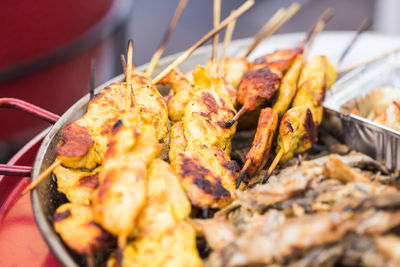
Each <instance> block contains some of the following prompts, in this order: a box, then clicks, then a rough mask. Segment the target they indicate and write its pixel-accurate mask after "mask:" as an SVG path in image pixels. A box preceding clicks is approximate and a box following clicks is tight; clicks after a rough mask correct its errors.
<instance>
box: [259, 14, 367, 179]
mask: <svg viewBox="0 0 400 267" xmlns="http://www.w3.org/2000/svg"><path fill="white" fill-rule="evenodd" d="M365 25H366V23H365V21H363V22H362V24H361V26H360V27H359V30H358V31H357V32H356V34H355V38H353V40H352V41H351V42H350V43H349V45H348V47H346V49H345V50H344V52H343V54H344V56H345V55H346V54H347V53H348V51H349V50H350V48H351V47H352V46H353V44H354V43H355V40H356V38H357V37H358V36H359V35H360V34H359V32H360V29H362V28H364V27H365ZM344 56H343V55H342V56H341V57H340V60H342V59H343V58H344ZM335 81H336V71H335V69H334V67H333V66H332V65H331V64H330V63H329V61H328V59H327V58H326V57H323V56H318V57H314V58H313V59H311V60H310V61H308V62H307V63H306V64H305V65H304V67H303V69H302V71H301V74H300V77H299V81H298V90H297V92H296V95H295V97H294V99H293V103H292V109H291V110H293V109H296V108H301V107H303V108H307V113H311V114H312V115H311V117H312V118H313V125H314V126H311V123H310V122H309V120H310V116H308V115H307V116H305V115H304V114H303V120H302V121H303V123H302V124H301V125H303V128H299V129H297V130H296V129H293V127H289V128H288V129H289V131H288V130H287V129H285V128H287V126H288V125H293V123H291V122H290V119H291V117H292V116H286V114H287V113H288V112H289V111H288V112H287V113H285V115H284V117H283V118H282V122H281V126H280V130H279V134H280V135H279V137H278V147H277V150H276V151H277V154H276V156H275V159H274V161H273V162H272V164H271V166H270V167H269V169H268V171H267V174H266V176H265V178H264V180H263V183H265V182H266V181H267V180H268V178H269V177H270V175H271V173H272V171H273V170H274V169H275V167H276V166H277V165H278V163H279V162H283V163H284V162H286V161H287V160H289V159H291V158H293V155H294V154H298V153H302V152H304V151H306V150H308V149H309V148H310V147H311V146H312V143H313V142H315V140H316V133H317V129H318V125H319V124H320V123H321V121H322V116H323V106H322V101H323V99H324V97H325V92H326V90H328V89H329V88H330V87H331V86H332V85H333V83H334V82H335ZM303 112H305V111H303ZM289 114H290V113H289ZM285 116H286V117H285ZM284 119H285V120H284ZM287 121H289V123H288V122H287ZM285 124H286V125H285ZM297 124H298V123H297ZM307 124H308V126H307ZM306 126H307V127H306ZM313 127H314V128H315V130H314V134H312V133H313V131H312V130H311V129H312V128H313ZM307 128H308V129H307ZM290 130H293V131H292V132H295V134H293V135H294V136H295V138H296V139H298V140H300V141H299V144H298V145H297V146H296V145H294V143H293V142H292V143H291V142H289V141H288V140H287V141H285V139H288V138H287V137H285V135H286V134H287V133H288V132H290ZM287 136H290V135H287ZM313 136H314V137H313ZM290 138H292V137H290ZM290 138H289V139H290ZM285 143H286V145H285Z"/></svg>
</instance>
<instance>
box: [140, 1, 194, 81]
mask: <svg viewBox="0 0 400 267" xmlns="http://www.w3.org/2000/svg"><path fill="white" fill-rule="evenodd" d="M187 3H188V0H180V2H179V4H178V6H177V7H176V9H175V13H174V15H173V17H172V20H171V22H170V23H169V26H168V30H167V32H166V33H165V35H164V37H163V39H162V41H161V45H160V47H159V48H158V49H157V51H156V52H155V53H154V55H153V56H152V58H151V60H150V63H149V67H148V68H147V70H146V72H145V75H147V77H150V76H151V74H152V73H153V71H154V69H155V68H156V66H157V63H158V61H159V60H160V58H161V56H162V54H163V53H164V50H165V47H166V46H167V43H168V41H169V39H170V38H171V35H172V33H173V31H174V29H175V27H176V25H177V24H178V21H179V18H180V17H181V15H182V12H183V10H184V9H185V7H186V5H187Z"/></svg>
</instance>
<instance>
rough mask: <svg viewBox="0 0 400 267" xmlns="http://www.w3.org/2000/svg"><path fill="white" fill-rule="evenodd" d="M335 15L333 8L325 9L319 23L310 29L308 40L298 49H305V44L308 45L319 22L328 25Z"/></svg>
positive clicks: (301, 43)
mask: <svg viewBox="0 0 400 267" xmlns="http://www.w3.org/2000/svg"><path fill="white" fill-rule="evenodd" d="M334 15H335V10H334V9H333V8H330V7H329V8H327V9H325V10H324V12H322V14H321V16H319V18H318V19H317V21H316V22H315V23H314V24H313V25H312V26H311V27H310V28H309V29H308V31H307V35H306V38H304V40H303V41H301V42H300V43H299V45H298V47H300V48H303V47H304V46H305V44H306V43H308V41H309V40H310V39H311V36H312V34H313V32H314V31H315V28H316V26H317V24H318V22H319V21H323V22H324V23H325V24H326V23H327V22H328V21H329V20H330V19H331V18H332V17H333V16H334Z"/></svg>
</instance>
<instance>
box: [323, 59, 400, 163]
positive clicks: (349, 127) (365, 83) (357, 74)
mask: <svg viewBox="0 0 400 267" xmlns="http://www.w3.org/2000/svg"><path fill="white" fill-rule="evenodd" d="M386 86H390V87H392V88H394V89H395V90H400V52H395V53H393V54H390V55H388V56H386V57H384V58H382V59H380V60H378V61H375V62H373V63H370V64H368V65H365V66H363V67H360V68H358V69H355V70H353V71H352V72H350V73H348V74H347V75H345V76H344V77H342V78H341V79H339V80H338V82H337V83H336V84H335V85H334V86H333V87H332V88H331V89H330V90H329V91H328V92H327V95H326V98H325V101H324V107H325V109H326V110H327V111H328V113H333V114H334V115H335V116H337V117H339V118H340V121H341V124H342V125H341V131H342V134H343V136H344V139H345V142H346V143H347V145H349V146H350V148H351V149H354V150H356V151H360V152H362V153H365V154H367V155H369V156H371V157H373V158H375V159H377V160H379V161H380V162H382V163H383V164H385V165H386V167H387V168H388V169H390V170H400V132H398V131H396V130H394V129H391V128H389V127H386V126H384V125H381V124H379V123H376V122H373V121H371V120H368V119H366V118H363V117H361V116H358V115H355V114H349V113H347V114H346V113H345V112H343V109H342V106H343V105H344V104H346V103H348V102H349V101H351V100H353V99H357V98H363V97H365V96H366V95H367V94H369V93H371V92H372V91H374V90H376V89H378V88H379V87H386Z"/></svg>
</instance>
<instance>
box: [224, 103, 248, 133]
mask: <svg viewBox="0 0 400 267" xmlns="http://www.w3.org/2000/svg"><path fill="white" fill-rule="evenodd" d="M246 111H247V108H246V106H242V107H241V108H240V109H239V111H238V112H237V113H236V114H235V116H233V118H232V119H230V120H229V121H227V122H226V123H225V126H226V127H227V128H229V127H232V125H233V124H235V122H236V121H237V120H238V119H239V118H240V116H242V115H243V113H245V112H246Z"/></svg>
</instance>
